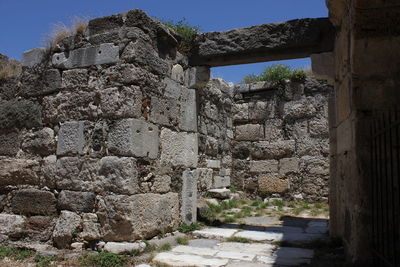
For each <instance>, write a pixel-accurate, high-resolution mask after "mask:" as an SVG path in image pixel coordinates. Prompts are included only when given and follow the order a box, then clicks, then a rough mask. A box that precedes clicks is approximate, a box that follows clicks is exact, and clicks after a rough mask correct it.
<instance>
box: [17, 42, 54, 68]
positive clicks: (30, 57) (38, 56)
mask: <svg viewBox="0 0 400 267" xmlns="http://www.w3.org/2000/svg"><path fill="white" fill-rule="evenodd" d="M47 53H48V51H47V49H46V48H45V47H40V48H33V49H31V50H28V51H25V52H24V53H23V54H22V66H23V67H30V68H31V67H35V66H37V65H40V64H41V63H43V62H44V61H45V60H46V56H47Z"/></svg>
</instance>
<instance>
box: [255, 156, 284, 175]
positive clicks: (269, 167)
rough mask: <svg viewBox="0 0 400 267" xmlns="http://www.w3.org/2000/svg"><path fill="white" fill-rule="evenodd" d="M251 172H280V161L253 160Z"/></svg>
mask: <svg viewBox="0 0 400 267" xmlns="http://www.w3.org/2000/svg"><path fill="white" fill-rule="evenodd" d="M250 172H254V173H259V172H263V173H264V172H265V173H268V172H273V173H276V172H278V161H277V160H273V159H272V160H256V161H255V160H252V161H250Z"/></svg>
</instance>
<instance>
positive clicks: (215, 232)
mask: <svg viewBox="0 0 400 267" xmlns="http://www.w3.org/2000/svg"><path fill="white" fill-rule="evenodd" d="M237 231H238V230H237V229H225V228H206V229H203V230H198V231H194V232H193V234H194V235H195V236H201V237H205V238H229V237H231V236H233V235H234V234H235V233H236V232H237Z"/></svg>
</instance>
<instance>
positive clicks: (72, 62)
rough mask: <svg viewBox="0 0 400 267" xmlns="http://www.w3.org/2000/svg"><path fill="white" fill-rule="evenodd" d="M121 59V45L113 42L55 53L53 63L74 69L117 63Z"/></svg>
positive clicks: (59, 66) (62, 67) (60, 66)
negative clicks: (67, 52)
mask: <svg viewBox="0 0 400 267" xmlns="http://www.w3.org/2000/svg"><path fill="white" fill-rule="evenodd" d="M118 61H119V47H118V46H116V45H114V44H112V43H105V44H100V45H97V46H91V47H85V48H79V49H75V50H72V51H69V54H68V55H67V54H66V53H55V54H54V55H53V58H52V63H53V65H54V66H55V67H56V68H61V69H72V68H80V67H88V66H92V65H101V64H109V63H116V62H118Z"/></svg>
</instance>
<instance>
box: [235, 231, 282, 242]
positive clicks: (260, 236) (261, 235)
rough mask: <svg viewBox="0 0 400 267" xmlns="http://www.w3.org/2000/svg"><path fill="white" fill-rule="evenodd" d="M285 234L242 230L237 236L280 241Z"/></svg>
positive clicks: (255, 239) (256, 239)
mask: <svg viewBox="0 0 400 267" xmlns="http://www.w3.org/2000/svg"><path fill="white" fill-rule="evenodd" d="M283 236H284V234H283V233H277V232H261V231H241V232H239V233H237V234H235V237H243V238H247V239H250V240H254V241H280V240H282V238H283Z"/></svg>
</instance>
